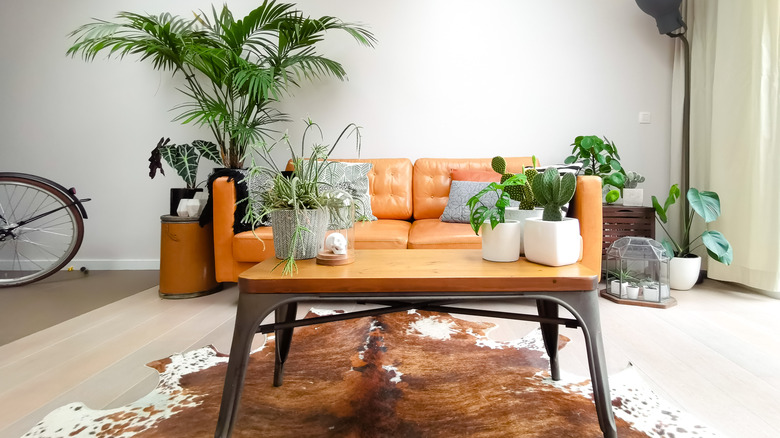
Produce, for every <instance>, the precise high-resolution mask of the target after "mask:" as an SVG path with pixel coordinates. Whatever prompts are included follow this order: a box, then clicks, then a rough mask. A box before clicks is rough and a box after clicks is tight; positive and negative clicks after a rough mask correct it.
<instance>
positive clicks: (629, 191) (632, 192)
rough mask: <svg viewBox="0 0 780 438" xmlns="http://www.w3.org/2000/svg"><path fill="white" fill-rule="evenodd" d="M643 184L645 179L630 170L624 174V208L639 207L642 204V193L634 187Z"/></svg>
mask: <svg viewBox="0 0 780 438" xmlns="http://www.w3.org/2000/svg"><path fill="white" fill-rule="evenodd" d="M643 182H645V177H644V176H642V175H641V174H639V173H637V172H634V171H633V170H630V171H628V172H626V182H625V184H624V186H623V205H624V206H626V207H641V206H642V204H644V201H645V200H644V191H643V190H642V189H638V188H637V187H636V186H637V185H638V184H640V183H643Z"/></svg>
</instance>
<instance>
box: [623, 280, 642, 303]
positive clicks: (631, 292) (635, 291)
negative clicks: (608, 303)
mask: <svg viewBox="0 0 780 438" xmlns="http://www.w3.org/2000/svg"><path fill="white" fill-rule="evenodd" d="M626 297H628V299H629V300H636V299H638V298H639V282H638V281H636V280H633V281H629V282H628V285H627V286H626Z"/></svg>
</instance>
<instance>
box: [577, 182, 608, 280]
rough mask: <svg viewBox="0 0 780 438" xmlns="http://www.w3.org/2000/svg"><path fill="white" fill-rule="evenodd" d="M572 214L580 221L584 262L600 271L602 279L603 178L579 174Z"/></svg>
mask: <svg viewBox="0 0 780 438" xmlns="http://www.w3.org/2000/svg"><path fill="white" fill-rule="evenodd" d="M572 204H573V206H572V208H571V210H570V214H569V215H570V216H572V217H576V218H577V219H578V220H579V221H580V234H581V235H582V264H584V265H585V266H587V267H589V268H591V269H593V270H594V271H595V272H598V273H599V279H601V255H602V248H601V239H602V235H603V230H604V225H603V218H602V212H603V210H602V208H603V207H602V196H601V178H599V177H597V176H578V177H577V191H575V192H574V199H573V200H572Z"/></svg>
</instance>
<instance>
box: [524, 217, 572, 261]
mask: <svg viewBox="0 0 780 438" xmlns="http://www.w3.org/2000/svg"><path fill="white" fill-rule="evenodd" d="M523 241H524V243H523V244H524V246H525V257H526V258H527V259H528V261H531V262H534V263H539V264H542V265H547V266H563V265H570V264H572V263H576V262H577V260H579V259H580V256H581V254H582V236H580V222H579V221H578V220H577V219H575V218H570V217H565V218H563V220H562V221H560V222H550V221H544V220H542V219H541V218H528V219H526V221H525V230H524V237H523Z"/></svg>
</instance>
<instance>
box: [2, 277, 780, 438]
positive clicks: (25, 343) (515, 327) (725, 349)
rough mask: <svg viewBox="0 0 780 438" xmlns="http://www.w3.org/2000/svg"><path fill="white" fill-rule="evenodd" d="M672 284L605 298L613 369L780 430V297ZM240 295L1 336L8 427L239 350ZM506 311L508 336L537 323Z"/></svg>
mask: <svg viewBox="0 0 780 438" xmlns="http://www.w3.org/2000/svg"><path fill="white" fill-rule="evenodd" d="M673 292H674V293H673V296H674V297H676V298H677V300H678V301H679V304H678V306H676V307H674V308H670V309H666V310H659V309H650V308H642V307H635V306H621V305H618V304H614V303H612V302H609V301H607V300H603V299H602V300H601V313H602V327H603V336H604V341H605V345H606V355H607V362H608V368H609V372H610V374H613V373H616V372H618V371H620V370H621V369H623V368H624V367H625V366H626V365H627V364H628V362H629V361H630V362H631V363H633V364H634V366H636V367H637V368H638V370H639V371H640V372H641V373H642V374H643V375H644V376H645V378H646V379H647V381H648V382H649V383H650V384H651V385H652V386H653V387H654V388H655V389H656V390H657V391H658V392H659V394H661V395H662V396H664V397H666V398H667V399H668V400H669V401H671V402H673V403H675V404H676V405H678V406H679V407H681V408H682V409H684V410H686V411H688V412H690V413H692V414H694V415H696V416H697V417H698V418H699V419H700V420H701V421H702V422H703V423H705V424H707V425H708V426H710V427H713V428H715V429H717V430H719V431H720V432H721V433H723V435H724V436H727V437H750V438H760V437H778V436H780V397H779V396H778V393H780V301H778V300H773V299H770V298H767V297H764V296H762V295H758V294H755V293H751V292H747V291H742V290H740V288H739V287H737V286H733V285H727V284H722V283H718V282H714V281H705V283H704V284H703V285H701V286H697V287H696V288H695V289H693V290H691V291H686V292H679V291H673ZM237 295H238V293H237V290H236V288H235V286H233V287H231V288H228V289H226V290H224V291H222V292H220V293H217V294H214V295H211V296H207V297H200V298H196V299H189V300H180V301H173V300H161V299H159V298H158V297H157V290H156V288H152V289H149V290H146V291H144V292H141V293H138V294H135V295H132V296H130V297H128V298H125V299H122V300H120V301H117V302H115V303H112V304H109V305H107V306H105V307H101V308H99V309H96V310H93V311H91V312H89V313H86V314H84V315H81V316H78V317H76V318H74V319H70V320H68V321H65V322H63V323H61V324H58V325H56V326H54V327H52V328H49V329H45V330H42V331H39V332H37V333H34V334H32V335H30V336H27V337H24V338H22V339H19V340H17V341H14V342H11V343H9V344H7V345H4V346H2V347H0V437H2V438H18V437H20V436H21V435H23V434H24V433H25V432H26V431H27V430H28V429H29V428H30V427H32V426H33V425H34V424H35V423H36V422H38V421H39V420H40V419H42V418H43V416H44V415H45V414H46V413H48V412H50V411H51V410H53V409H55V408H56V407H59V406H62V405H64V404H67V403H70V402H73V401H82V402H84V403H86V404H87V405H88V406H90V407H92V408H105V407H115V406H120V405H123V404H126V403H128V402H130V401H132V400H135V399H137V398H139V397H141V396H142V395H144V394H146V393H147V392H149V391H150V390H151V389H152V388H154V386H155V384H156V381H157V377H156V373H155V372H154V371H152V370H151V369H149V368H146V367H145V366H144V364H146V363H147V362H150V361H153V360H155V359H160V358H164V357H167V356H169V355H170V354H172V353H175V352H183V351H187V350H190V349H194V348H198V347H202V346H204V345H208V344H213V345H214V346H215V347H216V348H217V349H219V350H220V351H223V352H228V351H229V345H230V337H231V334H232V328H233V316H234V312H235V303H236V300H237ZM491 305H493V306H495V304H491ZM485 306H486V307H487V306H490V305H488V304H486V305H485ZM504 306H505V307H503V309H507V307H506V305H504ZM510 306H512V307H513V308H520V307H524V306H523V305H517V304H512V305H510ZM301 307H304V308H306V307H307V306H305V305H303V306H301ZM341 307H342V308H344V306H343V305H342V306H341ZM348 307H352V306H348ZM345 310H351V309H350V308H345ZM470 319H473V318H470ZM498 322H499V324H500V328H499V329H498V330H495V331H494V332H492V333H491V336H494V337H496V338H500V339H508V338H514V337H518V336H522V335H524V334H525V333H527V332H528V331H529V330H531V329H533V328H535V327H536V326H535V325H534V324H530V323H524V322H510V321H503V320H502V321H498ZM562 334H565V335H566V336H568V337H570V338H571V339H572V342H571V343H570V344H569V345H568V346H567V347H566V348H565V349H564V350H563V351H562V352H561V367H562V369H563V370H564V371H566V372H571V373H575V374H579V375H583V376H585V375H587V363H586V360H585V350H584V347H583V341H582V336H581V333H579V332H577V331H576V330H572V329H562ZM262 340H263V338H262V336H258V340H257V342H262Z"/></svg>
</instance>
